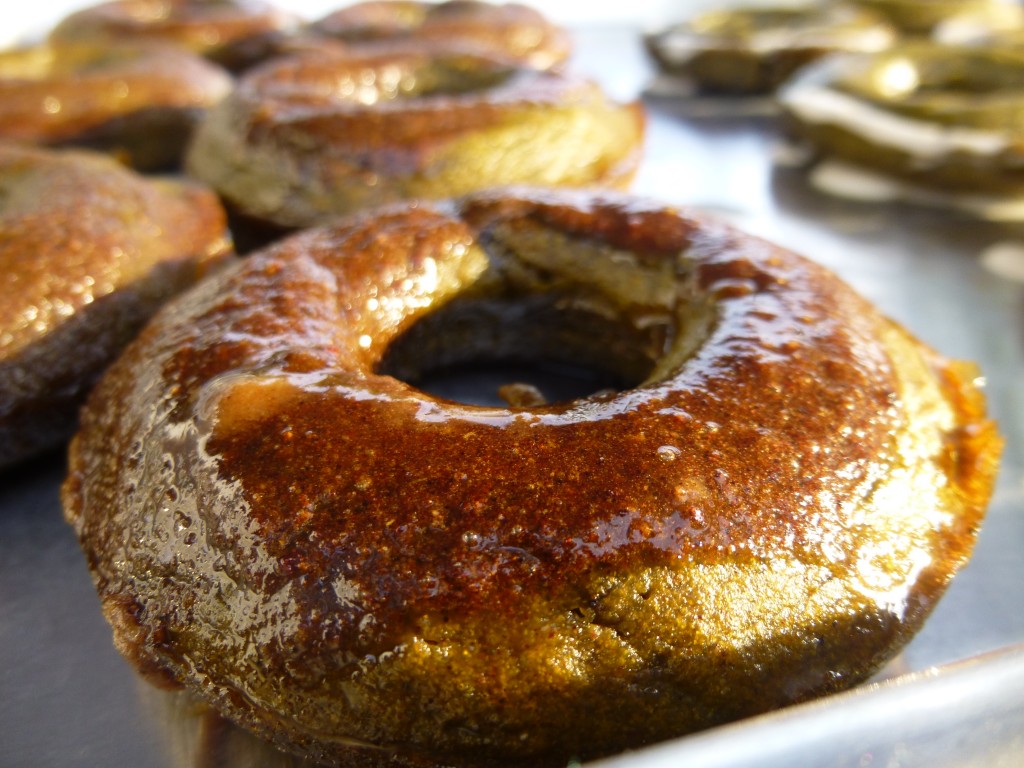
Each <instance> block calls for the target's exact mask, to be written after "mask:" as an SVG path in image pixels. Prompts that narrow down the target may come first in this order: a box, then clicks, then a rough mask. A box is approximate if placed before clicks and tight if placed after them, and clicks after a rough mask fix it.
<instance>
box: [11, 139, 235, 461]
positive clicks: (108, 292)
mask: <svg viewBox="0 0 1024 768" xmlns="http://www.w3.org/2000/svg"><path fill="white" fill-rule="evenodd" d="M0 232H3V238H2V239H0V266H2V269H0V286H2V288H0V467H8V466H11V465H13V464H14V463H16V462H19V461H21V460H23V459H26V458H28V457H30V456H34V455H36V454H38V453H40V452H42V451H44V450H46V449H49V448H53V447H55V446H57V445H58V444H59V443H60V442H61V441H63V440H66V439H67V438H69V437H70V436H71V433H72V432H73V431H74V426H75V414H76V411H77V409H78V406H79V405H80V404H81V402H82V400H84V398H85V394H86V393H87V392H88V390H89V387H90V386H91V384H92V383H93V382H94V381H95V380H96V378H97V377H98V376H99V375H100V373H101V372H102V371H103V369H104V368H105V367H106V366H107V365H108V364H109V363H110V362H111V361H112V360H113V359H114V358H115V357H116V356H117V354H118V353H119V352H120V351H121V349H122V348H123V347H124V345H125V344H127V342H128V341H129V339H130V338H131V337H132V336H133V335H134V333H135V332H136V331H137V330H138V328H139V327H140V326H141V325H142V323H143V322H144V321H145V320H146V319H147V318H148V317H149V315H151V314H152V313H153V311H154V310H155V309H156V307H157V306H158V305H159V304H160V303H162V302H163V301H164V300H166V299H167V298H168V297H169V296H170V295H171V294H172V293H174V292H176V291H179V290H181V289H182V288H184V287H185V286H186V285H188V284H190V283H192V282H194V281H195V279H196V278H197V277H198V276H199V274H200V273H201V272H203V271H204V270H205V269H206V268H208V267H209V266H211V265H212V264H213V263H215V262H216V261H219V260H220V259H221V258H223V257H224V255H225V253H226V252H227V250H228V244H227V240H226V237H225V223H224V213H223V210H222V209H221V206H220V204H219V202H218V201H217V199H216V197H215V196H214V195H213V193H212V192H210V191H208V190H205V189H201V188H199V187H198V186H197V185H195V184H191V183H184V182H172V181H150V180H146V179H143V178H142V177H140V176H138V175H137V174H135V173H133V172H132V171H129V170H127V169H125V168H123V167H122V166H120V165H119V164H118V163H116V162H115V161H113V160H111V159H110V158H107V157H105V156H102V155H97V154H94V153H89V152H79V151H55V150H46V149H38V148H31V147H18V146H13V145H3V144H0Z"/></svg>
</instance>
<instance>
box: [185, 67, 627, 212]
mask: <svg viewBox="0 0 1024 768" xmlns="http://www.w3.org/2000/svg"><path fill="white" fill-rule="evenodd" d="M643 132H644V115H643V110H642V107H641V106H640V104H639V103H631V104H625V105H623V104H618V103H615V102H613V101H611V100H610V99H608V98H607V97H606V96H605V95H604V93H603V92H602V91H601V89H600V88H599V87H598V86H597V85H596V84H595V83H593V82H591V81H589V80H585V79H582V78H578V77H573V76H569V75H563V74H558V73H553V72H541V71H537V70H534V69H529V68H523V67H520V66H515V65H510V64H509V63H508V62H507V61H506V60H503V59H501V58H495V57H493V56H491V55H489V54H488V55H481V54H476V53H466V52H451V51H449V52H440V53H439V52H430V51H418V50H415V49H401V50H389V51H386V52H374V53H341V52H338V51H333V52H332V51H330V49H325V50H321V51H320V52H318V53H315V54H312V53H306V54H304V55H301V54H300V55H295V56H290V57H283V58H280V59H276V60H274V61H272V62H270V63H268V64H267V65H265V66H263V67H260V68H257V69H255V70H253V71H251V72H250V73H248V74H247V75H246V76H244V77H243V78H242V79H241V81H240V82H239V84H238V87H237V88H236V89H235V91H234V92H233V93H232V94H231V95H230V96H229V97H228V98H227V99H225V100H224V101H223V102H222V103H221V104H220V105H218V107H217V108H216V109H214V110H212V111H211V113H210V115H209V117H208V119H207V120H206V121H205V122H204V123H203V125H202V126H200V129H199V131H198V133H197V136H196V140H195V142H194V143H193V146H192V147H191V149H190V153H189V157H188V160H187V165H188V168H189V170H190V172H191V173H192V174H193V175H195V176H197V177H198V178H201V179H203V180H205V181H207V182H208V183H210V184H211V185H213V186H214V187H216V188H217V189H218V191H220V192H221V194H222V195H223V196H224V197H226V198H227V199H228V200H229V201H230V202H231V203H232V205H234V206H235V207H237V208H238V209H239V210H240V211H241V212H243V213H245V214H247V215H249V216H252V217H254V218H257V219H261V220H269V221H271V222H273V223H276V224H278V225H281V226H285V227H297V226H303V225H309V224H315V223H320V222H323V221H325V220H327V219H329V218H330V217H332V216H334V215H336V214H339V213H349V212H352V211H354V210H358V209H360V208H366V207H371V206H374V205H380V204H386V203H392V202H395V201H398V200H404V199H415V198H434V199H436V198H443V197H448V196H454V195H459V194H466V193H469V192H474V191H477V190H480V189H485V188H487V187H490V186H496V185H502V184H526V183H529V184H538V185H547V186H576V187H579V186H588V185H606V186H618V185H624V184H626V183H628V181H629V180H630V179H631V178H632V175H633V173H634V171H635V169H636V166H637V163H638V161H639V158H640V146H641V143H642V140H643Z"/></svg>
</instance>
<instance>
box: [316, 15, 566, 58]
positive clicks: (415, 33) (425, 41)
mask: <svg viewBox="0 0 1024 768" xmlns="http://www.w3.org/2000/svg"><path fill="white" fill-rule="evenodd" d="M314 29H315V30H317V31H318V32H320V33H323V34H326V35H329V36H331V37H334V38H337V39H339V40H342V41H344V42H346V43H349V44H351V45H356V46H365V45H367V44H371V45H372V44H377V43H382V42H388V43H395V42H399V43H403V44H404V43H415V44H418V45H424V46H428V47H434V46H459V47H465V46H467V45H469V46H473V47H475V48H476V49H477V50H478V51H479V52H481V53H483V52H490V53H492V54H496V55H501V56H503V57H508V58H510V59H512V60H515V61H519V62H521V63H523V64H526V65H529V66H532V67H537V68H540V69H548V68H550V67H553V66H556V65H559V64H562V63H564V62H565V61H566V60H567V59H568V58H569V54H570V52H571V43H570V41H569V36H568V34H567V33H566V32H565V30H563V29H561V28H560V27H558V26H557V25H555V24H552V23H551V22H549V21H548V20H547V19H545V18H544V17H543V16H542V15H541V14H540V13H539V12H538V11H536V10H534V9H533V8H529V7H527V6H525V5H520V4H518V3H487V2H476V1H475V0H448V2H442V3H427V2H418V0H398V1H397V2H391V1H388V2H380V0H370V1H369V2H362V3H354V4H351V5H349V6H347V7H345V8H341V9H340V10H337V11H335V12H333V13H331V14H329V15H328V16H326V17H324V18H323V19H321V20H320V21H319V22H317V23H316V24H315V25H314Z"/></svg>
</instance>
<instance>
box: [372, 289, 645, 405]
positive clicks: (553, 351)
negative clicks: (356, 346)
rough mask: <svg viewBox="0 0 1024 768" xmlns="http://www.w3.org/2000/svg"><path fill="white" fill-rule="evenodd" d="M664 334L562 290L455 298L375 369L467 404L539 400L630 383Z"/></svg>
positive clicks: (640, 376)
mask: <svg viewBox="0 0 1024 768" xmlns="http://www.w3.org/2000/svg"><path fill="white" fill-rule="evenodd" d="M663 335H664V334H663V329H659V328H647V329H644V328H641V327H639V326H637V325H635V324H632V323H629V322H626V321H625V320H624V319H621V318H617V317H614V316H611V315H609V314H608V313H606V312H603V311H594V309H592V308H588V307H587V306H582V305H581V304H580V302H578V300H576V299H574V298H572V297H568V296H564V295H559V294H540V295H532V296H512V297H501V298H490V299H456V300H454V301H452V302H450V303H449V304H447V305H446V306H444V307H443V308H441V309H439V310H437V311H435V312H433V313H431V314H428V315H426V316H424V317H422V318H421V319H420V320H418V321H417V322H416V323H415V324H413V325H412V326H410V327H409V328H408V329H406V331H405V332H404V333H402V334H401V335H400V336H398V337H397V338H396V339H395V340H394V341H392V343H391V344H390V345H389V346H388V348H387V349H386V350H385V352H384V355H383V356H382V358H381V360H380V361H379V363H378V364H377V366H376V372H377V373H379V374H384V375H389V376H393V377H395V378H397V379H399V380H401V381H403V382H405V383H406V384H409V385H411V386H413V387H415V388H417V389H419V390H421V391H423V392H426V393H428V394H430V395H434V396H437V397H442V398H445V399H448V400H453V401H456V402H461V403H466V404H469V405H485V406H494V405H508V406H513V407H533V406H541V405H545V404H550V403H559V402H568V401H572V400H576V399H580V398H585V397H592V396H604V395H610V394H612V393H615V392H619V391H622V390H625V389H631V388H633V387H636V386H637V385H639V384H640V383H641V382H643V381H644V380H646V379H647V378H648V377H649V375H650V374H651V371H652V370H653V368H654V365H655V363H656V360H657V356H658V353H657V350H659V349H661V348H662V347H663V346H664V339H663Z"/></svg>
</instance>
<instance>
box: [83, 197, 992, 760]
mask: <svg viewBox="0 0 1024 768" xmlns="http://www.w3.org/2000/svg"><path fill="white" fill-rule="evenodd" d="M538 345H539V349H540V350H541V352H540V354H542V355H549V356H552V357H554V358H556V359H565V358H566V357H568V358H570V359H575V360H577V361H580V360H582V361H583V362H585V363H586V364H588V365H601V364H604V365H608V366H612V367H613V368H615V369H616V370H617V372H618V373H620V374H622V375H624V376H626V377H627V378H630V380H631V381H632V382H633V383H634V384H635V386H631V387H629V388H627V389H625V390H623V391H620V392H616V393H611V394H596V395H594V396H592V397H588V398H582V399H578V400H573V401H569V402H557V403H551V404H546V405H539V406H531V407H507V408H496V407H486V408H485V407H476V406H468V405H462V404H458V403H453V402H450V401H446V400H443V399H439V398H436V397H433V396H430V395H428V394H426V393H424V392H422V391H420V390H418V389H416V388H415V387H414V386H412V385H410V384H408V383H406V382H405V381H404V380H403V378H405V377H407V376H411V375H415V374H416V373H417V372H419V371H420V370H421V369H422V368H423V367H425V366H426V367H429V366H431V365H439V364H445V363H458V362H460V361H465V360H467V359H469V360H474V359H480V358H482V357H486V356H488V355H491V356H498V357H511V358H513V359H514V358H516V357H517V356H520V355H522V354H524V353H525V351H527V350H531V349H534V348H535V347H538ZM534 354H536V352H534ZM144 360H145V361H147V364H146V365H145V366H143V365H142V362H143V361H144ZM392 373H394V374H396V375H398V376H399V377H398V378H396V376H395V375H391V374H392ZM998 452H999V440H998V437H997V436H996V435H995V431H994V428H993V427H992V426H991V424H990V423H989V422H988V421H987V420H986V418H985V416H984V413H983V404H982V400H981V396H980V394H978V392H977V391H976V388H975V386H974V385H973V383H972V382H971V381H969V380H968V379H966V378H964V377H963V376H962V374H961V369H960V368H958V367H957V366H955V365H952V364H950V363H948V362H946V361H944V360H942V359H941V358H940V357H939V356H938V355H936V354H935V353H933V352H931V351H929V350H927V349H925V348H923V347H922V346H921V345H920V344H918V342H916V341H915V340H914V339H912V338H911V337H909V336H908V335H907V334H906V332H905V331H903V330H902V329H900V328H898V327H897V326H895V325H894V324H892V323H890V322H889V321H887V320H885V319H883V318H881V317H879V316H878V314H877V313H876V312H875V311H874V310H873V309H872V308H871V307H870V306H869V305H868V304H867V303H866V302H865V301H864V300H863V299H862V298H861V297H859V296H857V295H856V294H854V293H853V292H852V291H851V290H850V289H849V288H848V287H846V286H845V285H843V284H842V283H841V282H840V281H839V280H838V279H837V278H835V277H834V276H833V275H831V274H830V273H828V272H826V271H825V270H823V269H822V268H820V267H817V266H815V265H813V264H812V263H809V262H807V261H804V260H802V259H800V258H799V257H797V256H795V255H793V254H791V253H788V252H786V251H785V250H783V249H780V248H777V247H774V246H771V245H769V244H767V243H764V242H762V241H760V240H757V239H754V238H750V237H747V236H745V235H742V234H740V233H738V232H736V231H733V230H731V229H730V228H728V227H726V226H724V225H722V224H720V223H717V222H714V221H712V220H709V219H705V218H702V217H700V216H697V215H694V214H691V213H687V212H679V211H675V210H671V209H664V208H661V207H659V206H656V205H653V204H649V203H644V202H641V201H636V200H631V199H628V198H624V197H619V196H615V195H611V194H607V195H593V194H590V193H587V194H584V193H575V194H568V193H552V192H527V191H520V192H505V193H492V194H481V195H477V196H473V197H470V198H467V199H464V200H461V201H456V202H443V203H437V204H427V203H422V202H421V203H418V204H415V205H411V206H397V207H394V208H390V209H385V210H383V211H375V212H372V213H367V214H364V215H360V216H353V217H350V218H347V219H345V220H342V221H339V222H337V223H336V224H334V225H332V226H330V227H326V228H323V229H319V230H311V231H308V232H306V233H303V234H301V235H298V236H295V237H293V238H290V239H288V240H285V241H283V242H281V243H280V244H279V245H277V246H275V247H274V248H272V249H268V250H266V251H263V252H260V253H258V254H255V255H253V256H251V257H250V258H249V259H247V260H246V261H245V262H244V263H242V264H239V265H238V266H237V267H235V268H234V269H232V270H230V271H228V272H225V273H223V274H222V275H221V276H219V277H218V278H217V279H216V280H212V281H207V282H205V283H204V284H203V285H202V286H201V287H198V288H197V289H196V290H194V291H192V292H190V293H189V294H188V295H187V296H185V297H182V298H181V299H180V300H179V301H177V302H176V303H175V305H174V306H173V308H171V309H168V311H166V312H165V313H163V314H162V315H161V317H160V318H159V320H157V321H156V322H155V323H153V324H151V325H150V326H149V328H148V329H147V331H146V332H145V333H144V334H143V336H142V337H141V338H140V340H139V341H138V342H137V343H136V344H134V345H133V346H132V348H131V349H130V350H129V352H128V353H127V354H126V355H125V356H124V357H123V358H122V359H121V360H120V361H119V363H118V364H117V365H115V366H114V368H113V369H112V370H111V373H110V374H109V375H108V376H107V377H106V378H105V379H104V381H103V383H102V384H101V385H100V387H99V388H98V389H97V390H96V392H95V394H94V395H93V397H92V399H91V402H90V404H89V406H88V408H87V409H86V410H85V416H84V425H83V429H82V431H81V433H80V434H79V436H78V437H77V438H76V441H75V444H74V448H73V450H72V453H71V474H70V476H69V480H68V482H67V484H66V486H65V490H64V501H65V509H66V514H67V517H68V519H69V521H70V522H71V523H72V524H73V525H74V526H75V528H76V531H77V533H78V535H79V537H80V539H81V541H82V543H83V546H84V547H85V550H86V552H87V554H88V557H89V560H90V563H91V565H92V567H93V569H94V575H95V578H96V582H97V585H98V588H99V592H100V596H101V598H102V600H103V602H104V603H105V604H110V603H111V602H114V603H115V604H116V605H125V604H131V605H138V606H141V608H140V609H139V610H138V612H137V613H132V612H128V614H126V613H125V612H124V611H122V612H121V614H120V615H121V616H122V618H123V617H124V616H125V615H131V616H132V617H133V619H134V622H135V624H134V625H133V626H130V627H120V628H117V627H116V628H115V631H117V632H118V633H119V635H120V642H121V643H122V644H123V645H128V646H130V649H131V653H132V655H133V656H134V657H135V658H136V659H145V664H146V665H147V666H151V667H154V668H158V669H159V668H162V669H164V670H166V671H167V672H168V673H169V674H170V675H171V676H172V677H174V678H175V679H176V680H178V681H179V682H180V683H182V684H184V685H186V686H188V687H189V688H191V689H192V690H194V691H196V692H197V693H198V694H199V695H201V696H203V697H204V698H206V699H207V700H210V701H211V702H213V703H214V704H215V705H216V706H217V707H218V708H219V709H220V710H221V711H222V712H224V713H225V714H227V715H228V716H230V717H231V718H233V719H235V720H236V721H238V722H241V723H243V724H245V725H246V726H248V727H250V728H252V729H254V730H256V731H257V732H258V733H261V734H263V735H264V736H266V737H268V738H271V739H273V740H274V741H275V742H277V743H279V744H281V745H284V746H286V747H288V748H291V749H296V750H299V751H302V752H305V753H307V754H311V755H313V756H316V757H329V758H330V759H332V760H334V761H336V762H337V763H338V764H340V765H351V766H376V765H385V764H392V765H393V764H400V765H435V764H444V765H499V764H505V765H557V764H564V763H565V761H566V760H568V759H569V758H570V757H573V756H576V757H582V758H589V757H594V756H597V755H601V754H608V753H611V752H615V751H618V750H622V749H625V748H628V747H633V746H638V745H641V744H646V743H650V742H652V741H656V740H659V739H664V738H669V737H671V736H674V735H679V734H681V733H685V732H688V731H692V730H695V729H699V728H704V727H708V726H710V725H714V724H716V723H721V722H725V721H728V720H732V719H735V718H739V717H743V716H747V715H751V714H754V713H757V712H762V711H765V710H766V709H770V708H772V707H777V706H782V705H784V704H787V703H790V702H793V701H800V700H803V699H806V698H809V697H811V696H814V695H818V694H821V693H825V692H829V691H834V690H838V689H840V688H842V687H845V686H848V685H851V684H853V683H854V682H856V681H859V680H861V679H863V678H864V677H865V676H866V675H869V674H870V673H871V672H872V671H873V670H875V669H877V667H878V666H879V665H881V664H882V663H884V661H885V660H886V659H887V658H889V657H890V656H891V655H892V654H894V653H895V652H896V651H897V650H898V649H899V647H900V646H901V645H902V644H903V643H904V642H906V640H907V639H908V638H909V637H910V635H911V634H912V633H913V632H914V630H915V629H916V628H917V627H918V626H919V625H920V623H921V622H922V621H923V619H924V617H925V616H926V615H927V614H928V612H929V611H930V609H931V607H932V606H933V605H934V603H935V601H936V600H937V599H938V597H939V596H940V594H941V593H942V591H943V589H944V588H945V585H946V583H947V582H948V580H949V579H950V578H951V577H952V575H953V573H954V572H955V571H956V569H957V568H958V567H959V566H960V565H961V564H962V563H963V562H964V561H965V560H966V558H967V557H968V556H969V553H970V550H971V547H972V545H973V540H974V535H975V532H976V529H977V527H978V525H979V523H980V519H981V515H982V512H983V508H984V506H985V504H986V502H987V498H988V494H989V492H990V489H991V482H992V477H993V475H994V472H995V466H996V462H997V457H998Z"/></svg>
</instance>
